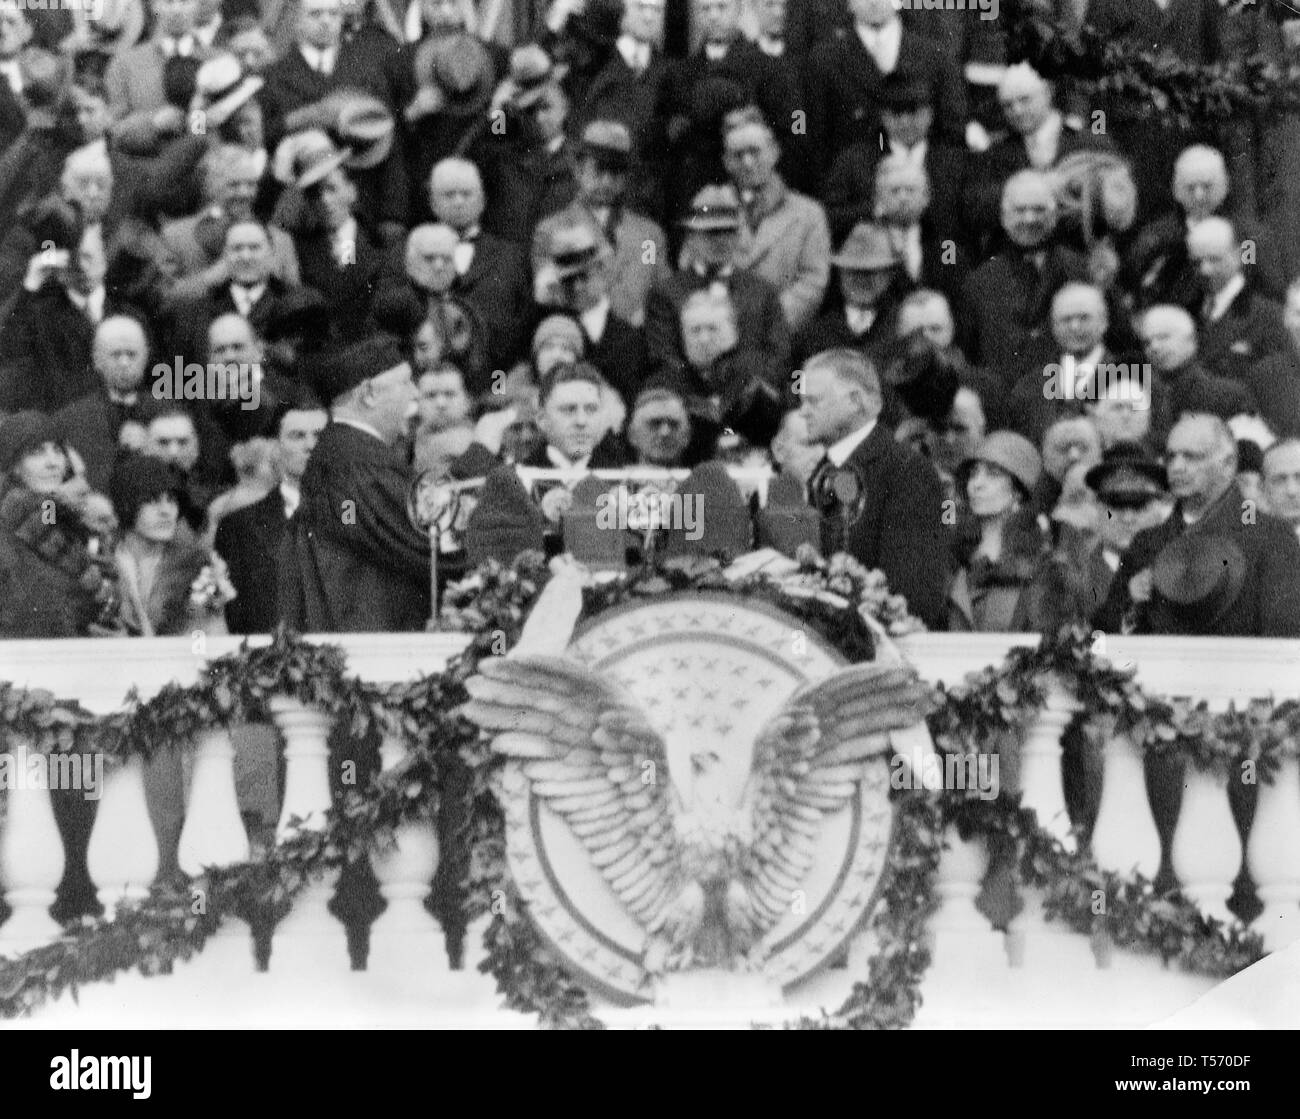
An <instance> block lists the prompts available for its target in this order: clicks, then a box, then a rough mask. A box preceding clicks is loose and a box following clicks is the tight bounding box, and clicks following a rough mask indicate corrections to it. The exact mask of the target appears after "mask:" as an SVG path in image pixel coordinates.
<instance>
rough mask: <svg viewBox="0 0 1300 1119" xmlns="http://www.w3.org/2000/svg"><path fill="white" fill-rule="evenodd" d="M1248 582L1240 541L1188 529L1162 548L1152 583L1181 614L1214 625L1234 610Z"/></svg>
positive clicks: (1168, 604) (1152, 575)
mask: <svg viewBox="0 0 1300 1119" xmlns="http://www.w3.org/2000/svg"><path fill="white" fill-rule="evenodd" d="M1245 582H1246V555H1245V553H1244V552H1243V551H1242V550H1241V548H1240V547H1239V546H1238V545H1237V543H1236V541H1234V540H1232V539H1231V538H1230V537H1228V536H1224V535H1222V534H1219V533H1211V532H1185V533H1183V535H1182V536H1179V537H1177V538H1176V539H1174V540H1172V541H1170V542H1169V543H1168V544H1166V545H1165V546H1164V548H1162V549H1161V550H1160V554H1159V555H1157V556H1156V558H1155V562H1154V563H1153V564H1152V565H1151V583H1152V586H1153V587H1154V588H1155V591H1156V593H1157V594H1159V596H1160V597H1161V599H1163V600H1164V602H1165V603H1166V605H1167V606H1168V607H1169V609H1170V610H1171V611H1172V612H1173V613H1174V614H1175V615H1176V616H1177V617H1180V618H1182V619H1185V620H1189V621H1190V620H1193V619H1194V620H1195V621H1196V622H1198V623H1200V624H1201V625H1213V624H1214V623H1215V622H1217V621H1218V620H1219V619H1220V618H1222V617H1223V615H1224V614H1226V613H1227V612H1228V610H1229V609H1231V607H1232V604H1233V603H1234V602H1236V601H1237V598H1238V597H1239V596H1240V594H1241V589H1242V587H1243V586H1244V585H1245Z"/></svg>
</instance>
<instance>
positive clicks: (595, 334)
mask: <svg viewBox="0 0 1300 1119" xmlns="http://www.w3.org/2000/svg"><path fill="white" fill-rule="evenodd" d="M578 318H579V319H581V320H582V329H583V330H585V331H586V332H587V337H588V338H589V339H591V341H592V342H599V341H600V340H601V339H602V338H604V337H605V327H606V326H607V325H608V324H609V296H608V295H607V296H605V297H604V298H603V299H602V300H601V301H600V302H599V303H597V304H596V306H594V307H592V308H591V309H590V310H588V311H583V312H582V314H581V315H579V316H578Z"/></svg>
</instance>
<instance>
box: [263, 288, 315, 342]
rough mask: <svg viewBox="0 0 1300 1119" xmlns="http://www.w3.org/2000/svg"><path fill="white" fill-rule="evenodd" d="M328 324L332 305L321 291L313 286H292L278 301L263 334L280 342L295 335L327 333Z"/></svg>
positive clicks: (271, 339)
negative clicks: (326, 300) (330, 305)
mask: <svg viewBox="0 0 1300 1119" xmlns="http://www.w3.org/2000/svg"><path fill="white" fill-rule="evenodd" d="M329 325H330V321H329V305H328V304H327V303H326V302H325V297H324V296H323V295H321V293H320V292H318V291H317V290H316V289H315V288H312V287H295V288H289V289H288V290H287V291H286V292H285V293H284V294H283V295H281V296H279V297H278V298H277V299H276V300H275V306H274V308H273V309H272V311H271V313H270V314H269V315H268V316H267V319H266V323H265V325H264V326H263V327H262V337H263V338H264V339H266V341H268V342H277V341H279V340H280V339H281V338H287V337H290V336H293V335H309V334H319V335H324V334H325V333H326V332H328V330H329Z"/></svg>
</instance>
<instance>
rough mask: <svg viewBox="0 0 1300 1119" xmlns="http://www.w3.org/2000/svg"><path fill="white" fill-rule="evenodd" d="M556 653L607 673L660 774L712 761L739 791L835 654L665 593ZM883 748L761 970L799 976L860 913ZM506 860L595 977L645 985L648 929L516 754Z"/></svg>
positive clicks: (595, 981)
mask: <svg viewBox="0 0 1300 1119" xmlns="http://www.w3.org/2000/svg"><path fill="white" fill-rule="evenodd" d="M567 656H568V657H569V658H571V659H573V660H574V661H576V662H578V663H580V664H581V665H583V666H584V667H585V668H587V669H588V670H590V671H592V672H594V673H598V674H599V675H600V676H602V677H605V678H607V679H609V680H612V681H614V682H616V683H618V684H619V685H620V686H621V687H623V688H624V689H626V691H627V692H629V693H630V694H631V696H632V697H633V698H634V699H635V700H636V702H637V704H638V706H639V707H640V708H641V710H642V711H644V712H645V715H646V718H647V720H648V722H649V723H650V725H651V726H652V727H653V729H654V730H655V731H657V732H658V733H659V734H660V735H661V736H662V737H663V739H664V742H665V743H666V747H667V759H668V769H669V774H668V775H667V779H668V780H671V781H672V782H673V784H674V785H675V786H676V787H677V789H678V791H679V792H680V793H681V794H682V796H683V798H684V799H687V800H689V799H690V796H689V795H690V788H689V782H690V781H691V780H692V766H691V764H690V759H691V756H692V754H694V753H696V752H698V751H700V750H702V749H708V750H710V751H712V752H713V753H715V754H716V755H717V756H718V757H719V758H720V759H721V766H722V771H723V773H724V774H725V781H726V783H727V784H728V786H729V787H730V791H731V793H732V794H733V795H734V798H735V800H736V801H737V802H739V801H740V800H741V798H742V794H743V790H744V788H745V783H746V781H747V780H748V779H749V777H750V774H751V772H752V768H753V764H754V756H753V755H754V744H755V740H756V738H757V737H758V735H759V734H760V732H761V731H762V729H763V728H764V726H765V725H767V723H768V722H769V721H770V720H771V719H772V718H773V717H774V716H775V715H776V714H777V713H778V712H779V711H780V710H781V708H782V707H783V705H785V704H786V703H787V701H788V700H789V699H790V697H791V696H792V694H793V693H794V692H795V691H796V689H798V688H800V687H802V686H803V685H805V684H814V683H817V682H819V681H822V680H824V679H826V678H827V677H830V676H832V675H833V674H835V673H836V672H837V671H839V670H841V669H843V668H844V667H845V664H846V662H845V659H844V658H843V657H842V656H841V655H840V654H839V653H838V652H837V651H836V650H835V649H834V647H833V646H831V645H830V644H829V643H827V642H826V641H825V640H824V639H823V638H821V637H820V636H819V635H818V634H816V633H815V632H813V631H812V630H810V629H809V628H808V627H807V626H806V625H805V624H804V623H802V622H801V621H800V619H798V618H797V617H795V616H793V615H790V614H786V613H783V612H782V611H780V610H778V609H776V608H774V607H770V606H768V605H767V604H765V603H760V602H757V601H753V600H745V599H741V598H738V597H736V596H734V595H726V594H717V595H712V594H701V593H693V594H689V595H670V596H664V597H657V598H654V599H652V600H648V601H645V602H635V603H629V604H626V605H624V606H622V607H619V608H616V609H613V610H609V611H606V612H604V613H602V614H601V615H600V616H599V617H597V618H595V619H593V620H592V621H590V622H588V623H586V624H585V625H584V626H582V627H580V628H579V629H578V631H577V633H576V634H575V636H574V639H573V641H572V643H571V644H570V646H569V649H568V652H567ZM889 760H890V758H889V753H888V751H885V752H882V753H881V754H879V755H877V756H875V757H873V758H871V759H870V760H869V761H865V762H861V763H860V771H859V776H858V779H857V781H856V790H855V792H854V793H853V795H852V796H850V797H849V798H848V799H847V801H846V802H845V804H844V805H843V807H841V808H839V809H837V810H836V811H834V812H831V813H829V814H827V815H825V816H824V817H823V818H822V819H821V821H820V823H819V825H818V827H819V834H818V837H817V840H816V844H817V847H816V855H815V858H813V860H812V863H811V867H810V869H809V870H808V872H807V874H806V877H805V878H804V880H803V881H802V882H800V883H799V888H798V890H796V891H794V892H793V895H792V899H791V904H790V906H789V912H787V913H786V914H785V915H784V916H783V917H782V918H781V919H780V920H779V921H778V923H777V924H776V925H775V927H773V928H772V929H770V931H769V932H768V933H767V935H766V937H765V939H764V942H763V950H764V951H763V957H764V963H763V972H762V974H763V978H764V979H766V980H768V981H769V982H770V983H771V984H773V985H775V986H778V987H780V988H783V989H787V990H788V989H789V988H791V987H793V986H795V985H796V984H799V983H800V982H801V981H803V980H805V979H807V978H809V977H810V976H812V975H813V974H814V973H815V972H817V971H818V970H819V969H820V968H821V967H823V966H824V965H826V964H827V962H828V961H829V960H830V959H831V957H832V956H834V955H835V954H836V953H837V951H838V950H840V949H841V948H842V947H843V946H844V944H845V942H846V941H847V940H848V938H849V937H850V936H851V935H853V933H854V932H855V931H857V930H858V929H859V928H860V927H861V926H862V925H863V923H864V922H865V921H866V919H867V918H868V917H869V915H870V913H871V910H872V908H873V906H874V905H875V903H876V900H877V895H878V893H879V890H880V885H881V879H882V875H883V872H884V869H885V866H886V864H887V861H888V859H889V855H890V851H891V848H892V844H893V826H894V821H893V812H892V809H891V806H890V801H889V776H890V775H889ZM502 779H503V785H502V787H501V790H500V791H501V793H502V802H503V806H504V808H505V811H506V820H507V844H508V857H509V862H510V868H511V872H512V874H513V876H514V880H515V882H516V884H517V886H518V889H519V891H520V894H521V896H522V898H523V900H524V901H525V902H526V903H527V908H528V913H529V915H530V917H531V918H532V919H533V921H534V922H535V923H536V925H537V927H538V928H539V930H540V931H541V933H542V934H543V935H544V936H545V937H546V938H547V940H548V941H549V942H550V943H551V944H552V946H553V947H554V948H555V949H556V950H557V951H558V952H559V953H560V954H561V955H563V956H564V957H565V958H566V959H567V960H568V961H569V962H570V963H571V964H572V966H573V967H574V968H575V969H576V970H577V971H579V972H580V973H581V974H583V975H584V976H585V978H586V979H587V980H588V981H589V983H590V985H591V986H592V988H593V989H595V990H597V991H599V992H600V993H602V994H604V995H605V996H606V997H609V998H611V999H613V1000H614V1001H616V1002H619V1003H623V1004H629V1003H633V1002H638V1001H642V1000H646V999H649V998H650V997H651V992H650V986H649V984H648V983H647V974H646V971H645V969H644V967H643V962H642V961H643V956H644V953H645V947H646V933H645V930H644V929H643V928H642V927H641V926H640V925H639V924H638V923H637V921H636V920H634V919H633V917H632V916H631V915H630V914H629V913H628V912H627V911H626V909H625V908H624V907H623V906H622V905H621V904H620V902H619V899H618V897H617V896H616V895H615V893H614V891H613V890H612V889H611V888H610V886H609V885H608V884H607V883H606V881H605V879H604V878H603V877H602V876H601V873H600V871H599V870H598V869H597V868H596V867H595V866H593V865H592V861H591V858H590V857H589V855H588V853H587V851H586V850H585V849H584V847H583V845H582V842H581V841H580V840H579V838H578V837H577V836H576V835H575V834H573V832H572V831H570V829H569V826H568V824H567V823H566V821H565V820H564V819H563V818H562V817H561V816H560V815H559V814H558V813H557V812H555V811H554V810H553V809H552V807H551V806H550V805H549V804H548V803H547V802H546V801H545V799H544V798H542V797H539V796H537V795H535V793H534V792H533V791H532V790H531V789H530V785H529V781H528V780H527V778H526V777H525V776H524V774H523V772H522V770H521V768H520V767H518V766H508V767H506V769H505V771H504V772H503V774H502Z"/></svg>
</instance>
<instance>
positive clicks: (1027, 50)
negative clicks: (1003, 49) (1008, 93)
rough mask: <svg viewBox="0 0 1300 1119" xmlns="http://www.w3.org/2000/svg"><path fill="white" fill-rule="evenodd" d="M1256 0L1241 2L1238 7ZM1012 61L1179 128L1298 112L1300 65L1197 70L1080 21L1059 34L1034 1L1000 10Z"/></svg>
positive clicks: (1244, 62)
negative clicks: (1168, 118)
mask: <svg viewBox="0 0 1300 1119" xmlns="http://www.w3.org/2000/svg"><path fill="white" fill-rule="evenodd" d="M1251 3H1253V0H1240V2H1237V3H1232V4H1230V5H1229V7H1230V8H1241V7H1244V6H1245V5H1247V4H1251ZM1001 21H1002V25H1003V27H1004V29H1005V32H1006V36H1007V42H1008V47H1009V51H1010V55H1011V57H1012V58H1016V59H1024V60H1025V61H1027V62H1029V63H1030V64H1031V65H1032V66H1033V67H1034V69H1035V70H1037V71H1038V72H1039V73H1040V74H1042V75H1043V76H1044V77H1046V78H1050V79H1053V80H1057V81H1066V82H1068V83H1069V84H1070V85H1071V86H1072V87H1074V88H1077V89H1080V90H1083V91H1085V92H1090V93H1094V94H1096V95H1097V96H1099V97H1106V98H1112V99H1114V100H1116V101H1119V100H1122V101H1124V102H1126V103H1129V104H1139V103H1145V104H1150V105H1151V106H1152V107H1153V108H1154V109H1155V110H1156V111H1157V112H1159V113H1161V114H1163V115H1172V116H1174V117H1177V118H1178V120H1179V121H1181V122H1183V123H1189V122H1211V121H1223V120H1227V119H1229V118H1232V117H1241V116H1246V115H1251V114H1256V113H1260V114H1265V115H1278V114H1282V113H1294V112H1297V111H1300V61H1297V60H1294V59H1288V60H1286V61H1277V60H1273V59H1269V58H1267V57H1265V56H1263V55H1252V56H1250V57H1249V58H1244V59H1237V60H1232V61H1229V62H1216V63H1211V64H1206V65H1202V64H1199V63H1193V62H1187V61H1185V60H1184V59H1181V58H1179V57H1178V56H1177V55H1176V54H1174V53H1173V51H1171V50H1168V49H1164V50H1153V49H1149V48H1146V47H1141V46H1138V45H1136V44H1134V43H1132V42H1130V41H1128V40H1126V39H1114V38H1109V37H1107V36H1106V35H1103V34H1102V33H1101V32H1099V31H1098V30H1096V29H1095V28H1094V27H1092V26H1090V25H1087V24H1085V25H1084V26H1083V27H1082V28H1080V29H1079V30H1078V31H1075V32H1067V31H1062V30H1061V29H1060V28H1059V27H1058V26H1056V25H1055V24H1053V23H1052V22H1051V20H1050V18H1049V16H1048V15H1047V14H1046V13H1044V12H1043V10H1042V9H1041V8H1040V7H1038V6H1037V5H1035V4H1033V3H1015V4H1008V5H1005V6H1004V7H1003V9H1002V12H1001Z"/></svg>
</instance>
